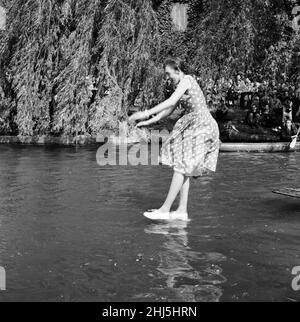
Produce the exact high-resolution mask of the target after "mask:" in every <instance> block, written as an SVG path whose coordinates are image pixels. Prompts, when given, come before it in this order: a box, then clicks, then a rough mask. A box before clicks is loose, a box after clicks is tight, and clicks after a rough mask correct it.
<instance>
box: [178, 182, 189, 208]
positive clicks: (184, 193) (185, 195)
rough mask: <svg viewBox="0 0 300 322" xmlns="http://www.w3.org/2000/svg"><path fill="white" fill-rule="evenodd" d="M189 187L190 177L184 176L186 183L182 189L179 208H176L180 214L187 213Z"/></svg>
mask: <svg viewBox="0 0 300 322" xmlns="http://www.w3.org/2000/svg"><path fill="white" fill-rule="evenodd" d="M189 189H190V177H187V176H186V177H185V178H184V183H183V185H182V187H181V189H180V200H179V205H178V208H177V210H176V212H177V213H179V214H185V213H187V205H188V198H189Z"/></svg>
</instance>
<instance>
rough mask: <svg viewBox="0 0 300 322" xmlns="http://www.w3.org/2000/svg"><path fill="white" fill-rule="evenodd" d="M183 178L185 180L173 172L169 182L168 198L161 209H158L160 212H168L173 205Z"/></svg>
mask: <svg viewBox="0 0 300 322" xmlns="http://www.w3.org/2000/svg"><path fill="white" fill-rule="evenodd" d="M184 178H185V176H184V174H182V173H180V172H177V171H174V174H173V179H172V182H171V186H170V189H169V193H168V196H167V198H166V200H165V202H164V204H163V205H162V206H161V208H159V211H160V212H169V211H170V209H171V207H172V204H173V202H174V200H175V199H176V197H177V194H178V193H179V191H180V189H181V187H182V185H183V182H184Z"/></svg>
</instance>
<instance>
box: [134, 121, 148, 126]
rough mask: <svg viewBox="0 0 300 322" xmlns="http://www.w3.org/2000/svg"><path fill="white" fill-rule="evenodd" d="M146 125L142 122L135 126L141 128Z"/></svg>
mask: <svg viewBox="0 0 300 322" xmlns="http://www.w3.org/2000/svg"><path fill="white" fill-rule="evenodd" d="M147 125H148V124H147V122H145V121H142V122H139V123H138V124H137V125H136V126H137V127H142V126H147Z"/></svg>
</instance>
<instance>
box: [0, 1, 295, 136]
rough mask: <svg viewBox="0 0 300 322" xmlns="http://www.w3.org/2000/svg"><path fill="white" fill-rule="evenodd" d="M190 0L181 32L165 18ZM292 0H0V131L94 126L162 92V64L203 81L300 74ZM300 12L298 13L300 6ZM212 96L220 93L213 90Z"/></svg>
mask: <svg viewBox="0 0 300 322" xmlns="http://www.w3.org/2000/svg"><path fill="white" fill-rule="evenodd" d="M175 2H181V3H186V4H188V16H189V23H188V28H187V30H186V31H185V32H182V31H178V30H176V29H175V28H174V25H173V22H172V20H171V19H170V9H171V6H172V5H173V3H175ZM296 4H297V1H294V0H202V1H200V0H181V1H180V0H177V1H173V0H47V1H43V0H42V1H38V0H0V5H1V6H3V7H4V8H6V9H7V26H6V30H3V31H0V134H7V133H13V134H17V133H18V134H21V135H33V134H49V133H51V134H57V135H59V134H87V133H90V134H95V133H98V132H100V131H101V130H102V129H104V128H105V129H114V130H115V129H117V128H118V125H119V122H120V121H122V120H123V119H126V117H127V113H128V110H129V109H130V108H131V107H133V106H134V105H138V106H139V108H141V109H144V108H149V107H151V106H153V105H154V104H156V103H158V102H160V101H161V100H162V99H163V98H164V96H163V93H164V91H163V90H164V88H163V86H164V80H163V70H162V68H161V64H162V62H163V60H164V58H165V57H166V56H169V55H172V56H179V57H181V58H183V59H185V60H186V61H187V62H188V63H189V65H190V67H191V70H192V71H193V72H194V73H195V74H198V75H199V76H200V79H201V80H200V81H201V83H202V84H203V86H204V85H205V86H204V89H205V87H206V85H207V84H209V82H215V81H216V80H218V79H220V78H225V79H227V78H230V77H233V76H235V75H236V74H237V73H240V72H246V71H251V72H252V75H253V77H254V78H255V75H256V74H255V71H257V73H259V74H260V75H261V74H263V75H264V77H265V78H266V79H267V80H274V81H276V82H278V81H281V80H284V81H290V80H291V81H295V80H296V79H297V76H299V51H300V49H299V31H297V30H295V29H293V28H292V20H293V18H295V14H294V15H293V13H292V10H293V8H294V7H295V6H296ZM298 14H300V13H298ZM213 95H214V98H215V99H216V102H218V100H219V99H221V97H222V95H223V94H222V93H221V94H220V92H216V93H214V94H213Z"/></svg>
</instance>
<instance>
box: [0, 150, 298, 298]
mask: <svg viewBox="0 0 300 322" xmlns="http://www.w3.org/2000/svg"><path fill="white" fill-rule="evenodd" d="M97 148H98V147H97V146H90V147H39V146H11V145H0V178H1V179H0V265H1V266H3V267H5V269H6V274H7V290H6V291H2V292H0V301H13V300H17V301H28V300H30V301H151V302H155V301H166V302H167V301H169V302H172V301H182V302H184V301H297V300H298V301H299V300H300V292H295V291H293V290H292V287H291V282H292V279H293V276H292V274H291V271H292V268H293V267H294V266H300V258H299V255H300V254H299V250H300V237H299V236H300V200H299V199H293V198H288V197H283V196H279V195H275V194H272V192H271V191H272V190H273V189H276V188H281V187H299V185H300V174H299V164H300V154H297V153H292V154H247V153H239V154H221V155H220V158H219V163H218V171H217V173H216V174H215V175H214V176H212V177H203V178H201V179H200V180H193V181H192V183H191V190H190V199H189V215H190V217H191V219H192V220H191V222H189V223H186V224H185V223H182V222H181V223H180V222H174V223H163V222H156V223H155V222H151V221H149V220H147V219H146V218H144V217H143V216H142V213H143V211H145V210H146V209H149V208H154V207H159V206H160V205H161V204H162V202H163V200H164V198H165V195H166V193H167V191H168V188H169V184H170V181H171V178H172V171H171V170H170V169H169V168H168V167H166V166H151V165H149V166H104V167H103V166H102V167H101V166H99V165H98V164H97V162H96V152H97Z"/></svg>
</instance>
